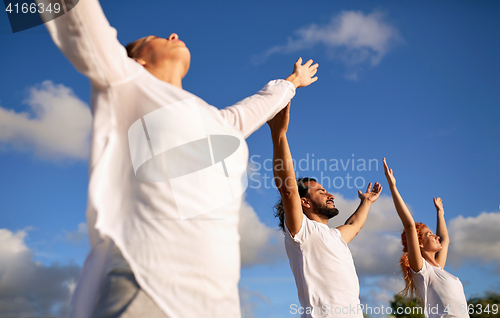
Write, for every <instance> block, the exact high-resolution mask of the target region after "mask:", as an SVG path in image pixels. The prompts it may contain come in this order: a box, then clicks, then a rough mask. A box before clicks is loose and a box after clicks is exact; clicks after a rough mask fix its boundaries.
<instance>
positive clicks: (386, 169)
mask: <svg viewBox="0 0 500 318" xmlns="http://www.w3.org/2000/svg"><path fill="white" fill-rule="evenodd" d="M382 161H383V162H384V170H385V172H388V171H389V167H388V166H387V161H386V160H385V157H384V158H383V159H382Z"/></svg>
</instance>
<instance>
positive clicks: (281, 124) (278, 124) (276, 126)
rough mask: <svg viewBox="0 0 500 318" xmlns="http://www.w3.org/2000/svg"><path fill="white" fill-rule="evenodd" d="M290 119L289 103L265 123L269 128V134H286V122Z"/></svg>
mask: <svg viewBox="0 0 500 318" xmlns="http://www.w3.org/2000/svg"><path fill="white" fill-rule="evenodd" d="M289 121H290V103H288V105H286V106H285V108H283V109H282V110H280V111H279V113H277V114H276V115H275V116H274V118H273V119H271V120H269V121H268V122H267V124H268V125H269V128H271V134H272V135H273V136H278V135H280V134H286V131H287V129H288V122H289Z"/></svg>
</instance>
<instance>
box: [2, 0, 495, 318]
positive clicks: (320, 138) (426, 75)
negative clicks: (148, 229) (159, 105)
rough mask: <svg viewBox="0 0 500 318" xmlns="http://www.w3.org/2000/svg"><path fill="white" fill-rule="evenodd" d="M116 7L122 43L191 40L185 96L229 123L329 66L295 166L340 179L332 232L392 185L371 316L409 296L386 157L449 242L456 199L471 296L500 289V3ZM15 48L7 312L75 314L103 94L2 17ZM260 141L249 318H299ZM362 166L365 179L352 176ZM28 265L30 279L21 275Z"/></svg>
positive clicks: (373, 275)
mask: <svg viewBox="0 0 500 318" xmlns="http://www.w3.org/2000/svg"><path fill="white" fill-rule="evenodd" d="M101 4H102V6H103V9H104V12H105V14H106V16H107V17H108V19H109V21H110V23H111V25H112V26H113V27H115V28H116V29H117V30H118V38H119V40H120V41H121V42H122V43H123V44H126V43H128V42H130V41H132V40H135V39H137V38H139V37H142V36H145V35H150V34H154V35H158V36H165V37H166V36H168V35H169V34H170V33H172V32H175V33H177V34H179V36H180V39H182V40H183V41H184V42H185V43H186V44H187V46H188V48H189V49H190V51H191V55H192V62H191V68H190V71H189V73H188V75H187V76H186V78H185V80H184V82H183V87H184V89H186V90H188V91H190V92H192V93H194V94H196V95H198V96H200V97H201V98H203V99H205V100H206V101H207V102H208V103H210V104H212V105H214V106H217V107H219V108H222V107H225V106H228V105H231V104H233V103H235V102H237V101H239V100H241V99H243V98H244V97H246V96H248V95H251V94H253V93H255V92H256V91H257V90H259V89H260V88H261V87H263V86H264V85H265V84H266V83H267V81H269V80H272V79H277V78H285V77H286V76H288V75H289V74H290V73H291V71H292V66H293V63H294V62H295V60H296V59H297V57H299V56H302V57H303V58H304V59H309V58H312V59H314V61H315V62H318V63H319V64H320V68H319V71H318V77H319V80H318V81H317V82H316V83H314V84H313V85H311V86H310V87H307V88H300V89H298V91H297V95H296V96H295V98H294V99H293V101H292V109H291V123H290V128H289V140H290V146H291V149H292V154H293V156H294V158H295V159H296V160H297V162H299V161H300V160H304V161H303V166H302V168H303V169H300V170H301V171H299V174H300V175H301V176H305V175H312V176H316V177H320V176H321V173H323V176H328V177H330V180H334V179H335V178H337V179H335V180H336V183H334V184H331V185H330V186H328V185H327V184H323V185H324V186H325V187H327V188H328V190H329V191H331V192H332V193H333V194H334V195H335V196H336V205H337V206H338V207H339V209H340V211H341V213H340V215H339V216H337V217H336V218H335V219H334V220H332V221H331V226H334V225H338V224H340V223H342V222H343V221H345V219H347V217H348V216H349V215H350V213H352V212H353V211H354V209H355V207H356V205H357V201H358V199H357V198H356V192H357V188H356V187H355V186H353V182H354V180H355V179H356V178H358V179H357V180H358V185H360V184H361V183H362V182H363V183H365V182H366V183H368V182H375V181H379V182H381V183H382V185H383V186H384V187H385V188H384V190H383V196H382V197H381V198H380V199H379V201H378V202H377V203H376V204H375V205H374V206H373V207H372V212H371V215H370V216H369V218H368V220H367V224H366V225H365V228H364V229H363V230H362V232H361V233H360V235H359V236H358V237H357V238H355V239H354V240H353V241H352V243H351V244H350V246H351V250H352V252H353V255H354V260H355V264H356V266H357V268H358V274H359V277H360V282H361V300H362V302H367V303H370V304H372V305H373V306H379V305H384V306H386V305H387V304H388V303H387V300H388V299H389V298H390V296H392V295H393V294H394V293H395V292H398V291H399V290H400V289H399V288H400V286H401V285H400V284H401V279H399V280H397V279H396V278H395V275H394V274H393V273H396V274H397V273H398V268H397V266H396V265H397V263H398V258H397V257H398V255H400V243H399V241H398V235H399V231H400V230H401V225H400V224H399V220H398V218H397V215H396V213H395V211H394V208H393V206H392V201H391V199H390V197H389V196H390V193H389V189H388V186H387V182H386V181H385V177H384V175H383V169H382V161H381V159H382V157H384V156H385V157H387V158H388V162H389V164H390V166H391V167H392V168H393V169H394V171H395V175H396V177H397V180H398V188H399V189H400V192H401V194H402V195H403V198H404V199H405V201H406V202H407V204H408V205H409V206H410V207H411V210H412V212H413V213H414V216H415V219H416V220H418V221H422V222H424V223H427V224H429V226H431V228H434V227H435V210H434V207H433V204H432V198H433V197H436V196H440V197H442V198H443V202H444V207H445V211H446V214H445V216H446V219H447V221H448V226H449V228H450V234H451V235H452V236H451V240H452V246H451V250H450V256H449V262H448V264H447V267H446V269H447V270H448V271H450V272H451V273H453V274H455V275H456V276H458V277H459V278H460V279H461V280H462V282H463V283H464V288H465V292H466V295H467V297H469V296H471V295H480V294H482V293H483V292H484V291H487V290H493V291H497V292H499V291H500V278H498V273H499V272H500V235H499V234H497V233H498V231H497V229H498V227H499V226H500V211H499V205H500V181H499V180H500V178H499V177H500V167H499V165H498V158H499V157H500V149H499V147H498V145H499V144H500V133H499V130H498V120H499V119H500V107H499V106H500V90H498V87H499V86H500V60H499V59H498V56H500V23H499V22H498V21H500V3H498V2H495V1H481V2H478V1H439V2H438V3H436V2H435V1H418V2H416V1H414V2H410V3H409V2H396V1H335V2H325V1H310V2H307V3H306V2H299V1H274V2H271V3H270V2H264V1H249V2H245V3H235V2H224V1H222V2H217V3H211V2H202V1H199V2H188V1H183V2H180V1H176V2H167V1H142V2H140V3H138V2H136V1H120V2H118V1H113V0H108V1H102V2H101ZM0 39H1V41H0V48H1V49H0V56H1V60H2V63H1V64H0V74H2V76H1V83H2V85H1V86H0V107H1V109H0V172H1V182H0V202H2V203H1V206H0V229H2V230H0V240H2V241H3V243H2V244H0V245H1V246H2V247H0V253H1V255H2V257H0V259H3V260H0V277H2V280H4V279H5V277H7V275H11V273H14V274H15V273H17V274H15V275H14V276H9V277H12V279H11V281H10V283H6V282H2V281H0V297H1V299H0V312H4V313H5V312H7V311H6V310H7V309H6V307H5V304H6V303H8V301H9V299H10V300H11V299H14V298H15V297H18V298H17V299H18V303H16V306H14V307H15V309H9V310H17V313H19V312H28V313H29V314H30V315H44V314H47V313H51V314H53V315H55V316H59V315H62V314H63V313H64V311H65V310H66V307H65V306H66V303H67V297H68V295H69V293H70V291H71V288H72V282H73V281H72V279H74V277H76V275H77V272H78V268H79V267H80V266H81V265H82V264H83V261H84V259H85V257H86V255H87V253H88V249H89V245H88V243H87V238H86V234H85V225H84V223H85V207H86V195H87V183H88V160H87V157H88V152H87V149H88V141H87V139H86V138H87V137H86V136H87V135H86V133H88V124H89V122H90V118H89V115H88V114H89V113H88V109H87V108H86V107H88V104H89V94H90V85H89V83H88V81H87V79H86V78H85V77H84V76H82V75H80V74H78V73H77V72H76V71H75V69H74V68H73V67H72V65H71V64H70V63H69V62H68V61H67V60H66V59H65V58H64V57H63V55H62V54H61V53H60V52H59V50H58V49H57V48H56V47H55V45H54V44H53V43H52V41H51V39H50V37H49V35H48V33H47V32H46V30H45V27H43V26H39V27H36V28H33V29H30V30H26V31H23V32H19V33H15V34H13V33H12V31H11V30H10V26H9V24H8V19H7V15H6V13H2V14H0ZM45 81H50V82H45ZM44 82H45V83H44ZM42 83H44V84H42ZM71 92H73V93H71ZM44 101H45V102H44ZM47 101H49V102H47ZM50 101H53V103H52V104H50ZM30 103H31V104H30ZM61 104H62V106H61ZM66 104H67V105H68V107H67V109H66V111H64V109H63V108H64V107H65V106H64V105H66ZM33 105H34V106H33ZM37 105H38V106H37ZM51 105H52V106H51ZM51 107H52V108H51ZM61 107H63V108H61ZM52 111H53V112H52ZM23 113H24V114H25V115H22V114H23ZM61 113H63V115H64V116H62V117H58V116H57V114H61ZM54 114H56V115H54ZM51 116H52V117H51ZM247 141H248V144H249V148H250V156H251V160H250V161H251V164H250V166H249V169H250V170H249V172H250V174H249V176H250V178H251V180H250V183H249V188H248V190H247V193H246V196H245V198H246V202H247V203H248V204H247V205H246V206H245V208H244V210H243V211H242V213H246V217H242V220H243V223H242V229H241V231H242V249H243V254H244V255H243V257H244V259H243V265H244V267H243V268H242V271H241V282H240V287H241V295H242V296H241V297H242V307H243V311H244V315H245V316H246V317H252V315H253V316H255V317H293V316H294V315H291V314H290V313H289V312H290V310H289V307H290V304H293V303H296V304H297V303H298V300H297V296H296V288H295V283H294V280H293V276H292V274H291V271H290V269H289V265H288V260H287V259H286V255H285V253H284V247H283V244H282V235H281V234H280V233H279V232H278V231H277V221H276V219H275V218H274V217H273V216H272V209H271V207H272V206H273V204H274V203H275V201H276V199H277V192H276V190H275V189H273V188H272V187H271V183H270V180H269V179H267V187H266V185H265V184H264V181H265V180H266V178H269V177H271V176H272V172H271V171H269V170H268V169H266V168H265V166H264V162H265V160H266V159H270V158H271V157H272V145H271V140H270V134H269V129H268V128H267V127H262V128H261V129H260V130H258V131H257V132H255V133H254V134H253V135H252V136H250V137H249V138H248V140H247ZM313 158H314V160H317V159H323V160H326V162H328V163H329V164H328V167H330V165H331V164H333V163H335V160H336V162H337V163H338V168H339V169H338V170H335V169H329V168H326V169H325V168H324V166H322V167H320V169H319V171H318V169H314V171H313V169H312V165H313V163H314V164H316V163H317V161H313ZM353 159H354V160H355V163H356V165H355V167H354V169H351V168H352V166H347V165H346V163H347V160H353ZM370 159H375V160H378V169H377V168H376V165H375V161H372V163H373V166H372V169H371V170H370V171H365V170H362V169H358V164H360V163H362V160H365V161H366V162H367V163H368V161H369V160H370ZM306 161H307V162H308V163H309V166H308V167H306V165H305V163H306ZM342 163H343V164H344V165H345V169H344V168H343V167H342ZM349 164H352V161H349ZM268 167H269V164H268ZM316 168H317V166H316ZM332 170H335V171H332ZM360 170H361V171H360ZM366 170H368V166H367V168H366ZM348 174H349V176H348ZM349 177H351V178H352V179H350V182H351V183H350V185H351V188H349V187H348V185H347V179H348V178H349ZM324 180H327V179H324ZM341 181H342V182H343V184H341V183H340V182H341ZM398 244H399V245H398ZM9 266H10V267H9ZM13 267H16V268H17V267H18V268H27V269H28V270H27V271H28V272H27V273H29V274H26V275H24V276H23V275H19V272H16V271H14V272H9V271H12V270H13V269H12V268H13ZM47 273H52V274H53V275H54V277H55V278H54V279H53V280H51V282H52V283H50V284H49V283H47V284H45V285H44V286H45V290H44V289H43V288H40V287H39V286H38V287H35V286H34V285H33V284H35V283H34V282H40V281H43V280H40V277H42V276H46V275H48V274H47ZM16 275H17V276H16ZM30 275H31V276H30ZM30 282H31V283H30ZM41 295H45V296H44V297H42V296H41ZM30 297H32V298H30ZM28 300H30V301H32V302H30V301H28ZM33 304H36V306H37V308H35V309H33ZM30 306H31V307H30ZM2 310H3V311H2Z"/></svg>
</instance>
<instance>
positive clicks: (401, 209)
mask: <svg viewBox="0 0 500 318" xmlns="http://www.w3.org/2000/svg"><path fill="white" fill-rule="evenodd" d="M390 189H391V194H392V200H393V201H394V206H395V207H396V212H398V215H399V218H400V219H401V222H402V223H403V226H404V228H405V229H408V228H413V227H415V220H413V216H412V215H411V213H410V210H408V207H407V206H406V204H405V202H404V201H403V198H402V197H401V195H400V194H399V191H398V189H397V188H396V185H392V186H390Z"/></svg>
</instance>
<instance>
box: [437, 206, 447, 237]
mask: <svg viewBox="0 0 500 318" xmlns="http://www.w3.org/2000/svg"><path fill="white" fill-rule="evenodd" d="M436 234H437V235H438V236H439V237H440V238H441V244H443V242H448V241H449V239H450V238H449V236H448V228H447V227H446V221H445V219H444V210H443V209H437V227H436Z"/></svg>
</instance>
